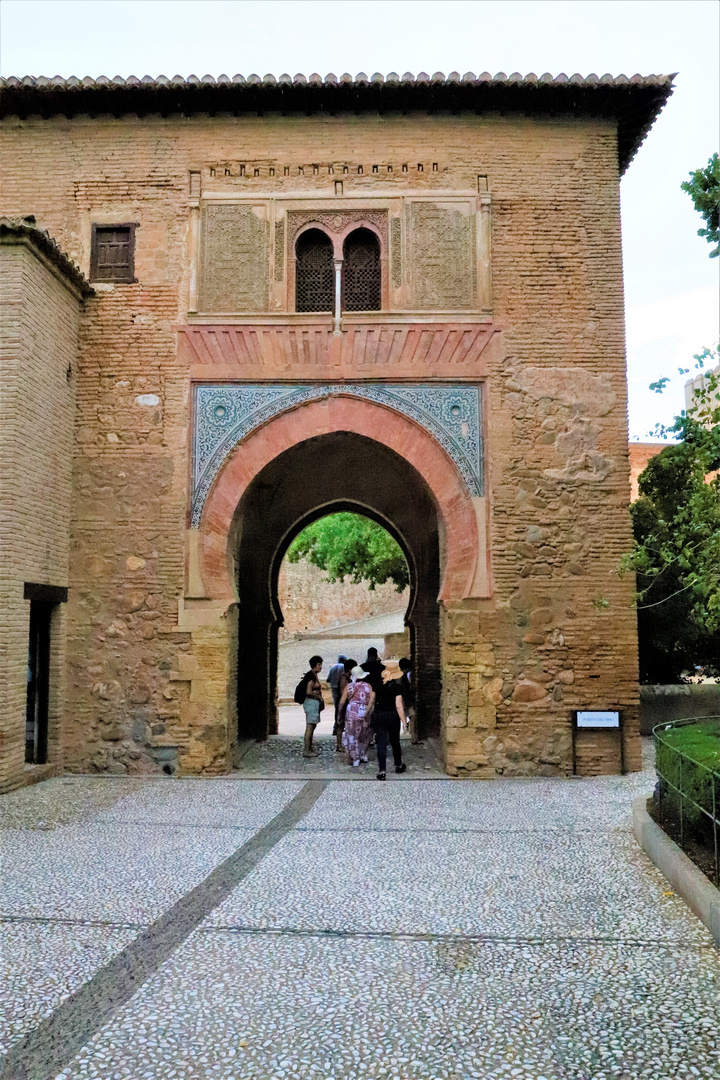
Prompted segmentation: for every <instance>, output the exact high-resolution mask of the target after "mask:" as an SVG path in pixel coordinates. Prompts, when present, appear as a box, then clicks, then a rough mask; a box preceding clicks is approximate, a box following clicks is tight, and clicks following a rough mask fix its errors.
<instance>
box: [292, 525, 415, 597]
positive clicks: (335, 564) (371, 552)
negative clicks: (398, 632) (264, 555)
mask: <svg viewBox="0 0 720 1080" xmlns="http://www.w3.org/2000/svg"><path fill="white" fill-rule="evenodd" d="M287 556H288V561H289V562H291V563H296V562H298V561H299V560H300V559H306V560H307V561H308V562H310V563H313V564H314V565H315V566H319V567H320V569H321V570H324V571H325V572H326V574H327V580H328V581H342V580H343V579H344V578H346V577H349V578H350V580H351V581H352V582H353V584H354V585H359V584H360V582H362V581H365V582H367V584H368V588H370V589H374V588H375V586H376V585H383V584H384V583H385V582H386V581H392V582H393V584H394V585H395V588H396V589H397V591H398V592H402V591H403V589H405V588H406V587H407V586H408V585H409V584H410V574H409V571H408V565H407V562H406V561H405V556H404V555H403V553H402V550H401V548H400V546H399V544H398V543H397V542H396V541H395V540H394V539H393V537H392V536H390V534H389V533H388V532H387V531H386V530H385V529H383V527H382V526H381V525H378V524H377V523H376V522H375V521H371V520H370V518H366V517H363V515H362V514H351V513H348V512H346V511H343V512H342V513H339V514H328V516H327V517H324V518H320V519H319V520H318V521H314V522H313V524H312V525H308V526H307V528H306V529H303V531H302V532H301V533H299V535H298V536H296V537H295V539H294V540H293V542H292V544H291V545H290V547H289V548H288V553H287Z"/></svg>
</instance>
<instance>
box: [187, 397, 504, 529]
mask: <svg viewBox="0 0 720 1080" xmlns="http://www.w3.org/2000/svg"><path fill="white" fill-rule="evenodd" d="M333 394H344V395H350V396H351V397H358V398H363V399H365V400H366V401H374V402H377V404H379V405H383V406H385V407H386V408H391V409H394V410H395V411H396V412H399V413H402V414H403V415H404V416H407V417H408V418H409V419H410V420H413V421H414V422H415V423H416V424H419V425H420V426H421V427H422V428H424V429H425V431H427V432H428V434H430V435H432V437H433V438H434V439H435V440H436V441H437V442H438V443H439V444H440V445H441V446H442V447H443V449H444V450H445V452H446V453H447V454H448V455H449V456H450V458H452V460H453V461H454V463H455V465H456V466H457V468H458V470H459V471H460V474H461V475H462V477H463V480H464V481H465V484H466V485H467V488H468V490H469V492H470V494H471V495H482V491H483V464H482V420H481V418H482V410H481V401H480V388H479V387H478V386H427V385H418V384H415V385H413V384H407V383H402V384H398V385H386V384H384V383H383V384H371V383H350V384H348V383H343V384H342V385H341V386H339V385H314V386H313V385H310V386H307V385H306V386H298V385H294V386H269V385H255V386H248V385H242V386H227V385H223V386H207V385H204V386H197V387H196V388H195V408H194V423H193V467H192V525H193V527H197V526H198V525H199V524H200V518H201V516H202V511H203V506H204V504H205V499H206V498H207V494H208V491H209V490H210V487H211V485H212V482H213V480H214V479H215V477H216V476H217V474H218V472H219V470H220V467H221V465H222V463H223V461H224V460H225V458H226V457H227V455H228V454H229V453H230V451H231V450H232V449H233V447H234V446H236V445H237V444H238V443H239V442H240V441H241V440H242V439H244V438H246V437H247V436H248V435H249V434H250V433H251V432H252V431H254V430H255V428H257V427H259V426H260V425H261V424H264V423H266V422H267V421H268V420H271V419H272V418H273V417H274V416H277V415H278V414H279V413H281V412H284V411H285V410H287V409H292V408H295V407H296V406H298V405H303V404H305V403H306V402H309V401H318V400H320V399H322V398H326V397H330V396H332V395H333Z"/></svg>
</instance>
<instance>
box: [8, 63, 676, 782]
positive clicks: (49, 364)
mask: <svg viewBox="0 0 720 1080" xmlns="http://www.w3.org/2000/svg"><path fill="white" fill-rule="evenodd" d="M0 88H1V89H2V102H1V104H0V113H1V115H2V136H1V137H2V156H3V161H4V177H3V186H2V194H1V196H0V199H1V203H0V214H2V219H1V220H0V259H1V261H2V290H3V297H2V305H1V306H0V318H1V319H2V327H1V328H0V329H1V331H2V342H3V345H2V356H1V359H0V380H1V384H0V385H1V389H2V396H1V398H0V467H1V468H2V476H1V478H0V556H1V558H0V562H1V566H0V595H1V596H2V604H3V618H2V623H1V625H0V679H1V682H2V690H1V691H0V693H1V694H2V699H1V702H0V703H1V706H2V708H1V714H2V715H1V717H0V740H1V741H0V749H1V758H2V764H1V765H0V789H8V788H10V787H13V786H17V785H19V784H21V783H24V782H27V781H28V780H32V779H36V778H38V777H41V776H45V775H49V774H51V773H53V772H58V771H61V770H66V771H71V772H109V773H112V774H124V773H135V774H138V773H153V772H165V773H170V774H184V775H188V774H219V773H224V772H228V771H229V770H231V769H232V768H233V763H234V761H236V759H237V752H238V747H239V746H240V744H241V742H242V740H244V739H247V738H255V739H264V738H266V737H267V736H268V734H271V733H273V732H274V731H276V730H277V726H276V725H277V655H278V653H277V650H278V628H279V627H280V626H281V625H282V621H283V615H282V610H281V607H280V603H279V600H278V573H279V569H280V564H281V562H282V559H283V556H284V553H285V551H286V550H287V547H288V545H289V544H290V543H291V541H292V540H293V538H294V537H295V536H296V535H297V534H298V532H299V531H300V530H301V529H303V528H304V527H305V526H306V525H307V524H309V523H310V522H312V521H313V520H315V519H316V518H318V517H321V516H323V515H325V514H327V513H330V512H333V511H335V510H352V511H356V512H360V513H363V514H366V515H367V516H369V517H371V518H373V519H374V520H376V521H378V522H379V523H380V524H382V525H383V526H384V527H385V528H386V529H388V531H389V532H390V533H391V534H392V535H393V536H394V537H395V538H396V539H397V540H398V542H399V544H400V545H401V547H402V549H403V551H404V553H405V555H406V557H407V560H408V565H409V567H410V573H411V579H412V580H411V590H410V605H409V608H408V614H407V622H408V627H409V633H410V640H411V643H412V649H413V654H414V661H415V668H416V672H417V697H418V722H419V725H420V730H421V733H422V734H424V735H425V736H434V737H436V738H437V739H438V745H439V746H440V747H441V749H442V754H443V758H444V761H445V766H446V768H447V771H448V772H449V773H450V774H451V775H455V776H473V777H497V776H518V775H544V776H550V775H568V774H570V773H571V772H572V771H573V768H575V770H576V771H577V772H578V773H580V774H582V775H589V774H596V773H603V772H616V771H619V770H620V768H621V766H622V764H624V765H625V767H627V768H629V769H637V768H638V767H639V765H640V742H639V732H638V716H637V710H638V682H637V642H636V623H635V612H634V608H633V603H632V594H633V582H632V580H631V579H630V577H625V578H621V577H620V576H619V575H618V573H617V570H618V565H619V561H620V557H621V555H622V553H623V552H624V551H626V550H627V549H628V547H629V545H630V543H631V532H630V521H629V515H628V510H627V504H628V496H629V464H628V441H627V408H626V403H627V394H626V373H625V342H624V313H623V291H622V264H621V247H620V215H619V179H620V176H621V174H622V172H623V171H624V169H625V168H626V167H627V166H628V164H629V162H630V161H631V159H632V157H633V155H634V154H635V152H636V151H637V149H638V147H639V146H640V144H641V142H642V140H643V138H644V136H645V134H646V133H647V131H648V129H649V127H650V125H651V124H652V122H653V120H654V118H655V117H656V115H657V114H658V112H659V111H660V109H661V108H662V106H663V104H664V102H665V101H666V100H667V98H668V96H669V94H670V93H671V92H672V77H671V76H649V77H647V78H644V77H640V76H634V77H632V78H631V79H627V78H625V77H624V76H621V77H619V78H611V77H610V76H607V75H605V76H602V78H598V77H597V76H594V75H591V76H588V77H587V78H581V77H580V76H577V75H573V76H572V77H571V78H568V77H567V76H565V75H561V76H558V77H557V78H553V77H551V76H542V77H541V78H538V77H537V76H535V75H532V74H531V75H528V76H527V77H525V78H523V77H521V76H519V75H511V76H510V77H509V78H507V77H506V76H504V75H502V74H501V75H499V76H496V77H494V78H493V77H490V76H489V75H481V76H480V77H479V78H476V77H475V75H473V74H472V73H469V74H467V75H465V76H462V77H461V76H460V75H459V74H457V73H453V74H451V75H450V76H448V77H447V78H446V77H445V76H443V75H441V74H439V73H438V74H436V75H433V76H432V77H430V76H427V75H425V74H420V75H418V76H417V77H413V76H410V75H403V76H402V77H399V76H398V75H395V74H390V75H388V76H386V77H383V76H380V75H373V76H372V77H371V78H368V77H367V76H365V75H364V74H360V75H358V76H357V77H356V78H351V77H350V76H347V75H344V76H342V77H341V78H336V77H335V76H333V75H328V76H326V77H325V78H324V79H322V78H320V77H319V76H317V75H312V76H310V77H309V78H306V77H304V76H302V75H297V76H295V77H294V78H290V77H289V76H286V75H283V76H280V78H279V79H275V78H273V77H272V76H266V77H265V78H264V79H259V78H258V77H257V76H251V77H250V78H248V79H244V78H242V77H241V76H235V77H234V78H232V79H230V78H228V77H226V76H221V77H220V78H219V79H217V80H215V79H212V78H210V77H209V76H206V77H205V78H203V79H201V80H200V79H197V78H195V77H191V78H190V79H188V80H184V79H180V78H174V79H166V78H163V77H161V78H158V79H156V80H153V79H149V78H145V79H142V80H138V79H134V78H131V79H127V80H123V79H114V80H109V79H104V78H101V79H97V80H91V79H83V80H79V79H68V80H62V79H42V78H37V79H33V78H26V79H14V78H12V79H6V80H0ZM578 711H595V712H599V711H614V712H618V713H619V714H620V722H621V727H620V729H619V732H618V731H616V730H601V729H600V730H596V729H592V728H590V729H586V728H584V727H578V726H577V725H576V722H575V715H576V712H578Z"/></svg>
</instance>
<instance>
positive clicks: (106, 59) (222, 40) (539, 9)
mask: <svg viewBox="0 0 720 1080" xmlns="http://www.w3.org/2000/svg"><path fill="white" fill-rule="evenodd" d="M719 14H720V5H718V4H717V3H716V0H682V2H677V0H600V2H596V0H582V2H578V0H552V2H548V0H532V2H529V3H528V2H524V0H291V2H287V0H264V2H263V0H251V2H249V3H248V2H245V0H50V2H47V0H2V4H1V5H0V20H1V25H0V30H1V37H0V42H1V44H0V50H1V51H0V72H1V73H2V74H3V75H63V76H66V77H67V76H70V75H78V76H83V75H91V76H95V77H96V76H98V75H109V76H113V75H123V76H128V75H138V76H143V75H153V76H156V75H161V74H162V75H168V76H170V75H175V74H179V75H183V76H188V75H198V76H202V75H205V74H211V75H221V74H223V73H224V74H227V75H231V76H232V75H234V74H236V73H241V74H243V75H246V76H247V75H249V74H251V73H253V72H256V73H257V74H259V75H264V74H266V73H268V72H271V73H273V74H275V75H279V74H282V73H283V72H288V73H289V74H290V75H294V74H295V73H296V72H304V73H305V74H310V73H311V72H313V71H317V72H319V73H320V74H321V75H325V74H327V72H329V71H333V72H335V73H336V74H337V75H340V74H342V73H343V72H344V71H349V72H350V73H351V74H353V75H355V74H356V73H357V72H359V71H365V72H367V73H368V74H372V73H373V72H374V71H380V72H382V73H383V74H386V73H387V72H389V71H397V72H399V73H401V74H402V73H403V72H404V71H411V72H413V73H417V72H419V71H427V72H429V73H430V74H432V73H433V72H435V71H444V72H445V73H446V74H447V73H448V72H450V71H453V70H457V71H460V72H461V73H465V72H466V71H474V72H476V73H478V74H479V73H480V72H482V71H490V72H491V73H493V74H495V73H496V72H499V71H504V72H506V74H510V73H512V72H514V71H520V72H522V73H523V74H525V73H527V72H529V71H534V72H536V73H537V74H538V75H540V74H542V73H543V72H545V71H550V72H552V73H553V74H557V73H559V72H561V71H564V72H565V73H566V74H568V75H571V74H572V73H573V72H576V71H578V72H580V73H581V74H583V75H587V74H589V73H590V72H595V73H596V74H598V75H602V74H604V73H605V72H610V73H611V74H613V75H618V74H620V73H624V74H626V75H632V74H634V73H635V72H640V73H641V74H643V75H648V74H659V73H668V72H675V71H677V72H679V74H678V78H677V88H676V90H675V93H674V94H673V96H672V98H671V99H670V102H669V103H668V105H667V106H666V108H665V110H664V111H663V113H662V114H661V116H660V118H659V119H658V120H657V122H656V123H655V126H654V128H653V130H652V131H651V133H650V135H649V136H648V138H647V140H646V141H645V143H644V145H643V146H642V148H641V149H640V151H639V153H638V156H637V158H636V159H635V161H634V162H633V163H632V165H631V166H630V169H629V170H628V172H627V174H626V176H625V178H624V179H623V181H622V187H621V191H622V213H623V246H624V262H625V295H626V309H627V335H628V375H629V383H630V432H631V436H632V437H634V438H645V437H647V434H648V432H649V430H650V429H651V428H652V427H653V426H654V424H655V423H656V422H658V421H668V420H670V419H671V417H672V415H673V414H674V413H675V412H677V411H679V410H680V409H681V408H683V383H684V381H685V378H686V377H685V376H681V375H678V374H677V368H678V367H679V366H683V367H687V366H688V365H689V363H692V354H693V353H695V352H698V351H699V350H700V348H702V346H703V345H712V344H714V343H715V342H716V341H717V337H718V263H720V259H712V260H711V259H709V258H708V252H709V250H710V248H709V246H708V244H707V243H706V242H705V241H704V240H702V239H700V238H699V237H698V236H697V235H696V232H697V229H698V228H699V227H701V225H702V221H701V219H700V218H699V216H698V215H696V214H695V212H694V210H693V208H692V203H691V201H690V198H689V196H687V195H685V194H684V192H682V191H681V190H680V183H681V181H682V180H684V179H685V178H686V177H687V173H688V172H689V171H690V170H691V169H696V168H698V167H700V166H702V165H705V164H706V163H707V159H708V158H709V157H710V155H711V154H712V153H713V152H714V151H715V150H717V149H718V127H719V125H720V119H719V117H718V82H719V80H718V52H719V47H718V41H719V39H720V18H719ZM28 209H29V210H32V207H28ZM661 375H671V376H674V378H673V380H672V382H671V384H670V387H669V389H668V390H667V391H666V393H665V394H664V395H663V396H662V397H658V396H657V395H656V394H653V393H652V392H650V391H649V390H648V389H647V387H648V383H650V382H651V381H653V380H655V379H657V378H659V377H660V376H661Z"/></svg>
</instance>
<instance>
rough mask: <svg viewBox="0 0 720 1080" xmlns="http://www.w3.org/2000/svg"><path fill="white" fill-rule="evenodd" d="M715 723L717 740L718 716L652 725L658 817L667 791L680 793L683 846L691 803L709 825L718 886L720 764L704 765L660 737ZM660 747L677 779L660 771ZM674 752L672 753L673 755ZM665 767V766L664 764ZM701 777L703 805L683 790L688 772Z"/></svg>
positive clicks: (680, 821) (681, 842) (681, 844)
mask: <svg viewBox="0 0 720 1080" xmlns="http://www.w3.org/2000/svg"><path fill="white" fill-rule="evenodd" d="M708 723H710V724H715V725H717V728H718V739H719V740H720V716H694V717H692V718H688V719H685V720H671V721H670V722H666V723H664V724H656V725H655V727H654V728H653V731H652V733H653V738H654V740H655V771H656V773H657V775H658V780H659V781H660V783H659V784H658V796H657V804H658V818H659V819H660V821H663V820H664V818H663V798H664V797H667V793H668V791H672V792H674V793H675V795H676V796H679V812H678V817H679V828H680V847H683V848H684V846H685V818H686V816H687V810H686V804H690V805H692V806H693V807H694V808H695V809H696V810H697V811H699V813H700V814H702V816H703V817H704V818H706V819H707V820H708V821H709V822H710V823H711V825H712V830H713V847H714V855H715V884H716V885H720V857H719V855H718V845H719V842H720V840H719V834H720V819H719V818H718V814H720V767H718V768H711V767H710V766H709V765H703V764H702V762H700V761H696V760H695V758H692V757H690V755H689V754H686V753H685V752H684V751H682V750H678V748H677V747H676V746H673V744H672V743H671V742H667V741H666V740H665V739H663V738H662V736H663V734H664V733H665V732H666V731H675V730H677V729H678V728H680V727H689V726H691V725H694V724H708ZM661 746H662V748H663V751H664V752H666V753H669V755H670V757H669V760H670V761H673V762H676V763H677V775H676V778H675V779H676V780H677V783H676V782H675V780H671V779H670V777H669V776H667V775H666V774H665V772H662V771H661V768H660V764H659V760H658V759H659V754H658V750H659V748H660V747H661ZM673 755H674V756H673ZM664 767H665V769H666V770H667V766H664ZM693 772H694V773H695V775H700V776H702V775H703V774H707V787H708V789H709V800H708V802H709V805H707V806H705V805H703V804H702V803H700V802H698V801H697V800H696V799H694V798H693V797H692V796H691V795H690V794H689V793H688V792H687V791H686V790H685V784H684V782H683V781H684V780H687V779H688V777H689V776H690V775H692V774H693Z"/></svg>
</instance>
